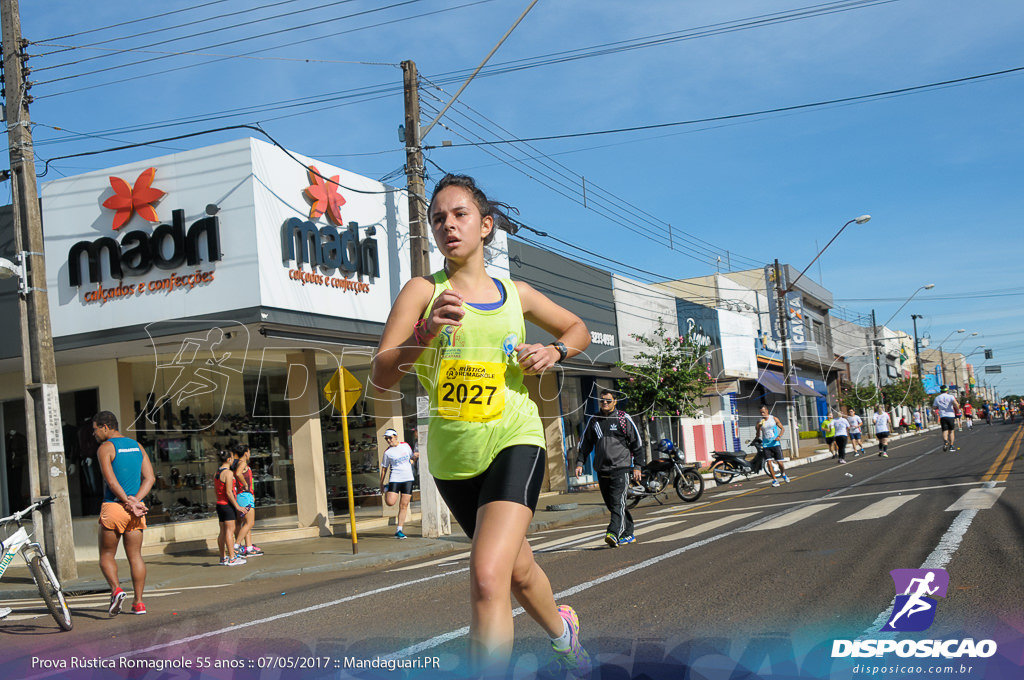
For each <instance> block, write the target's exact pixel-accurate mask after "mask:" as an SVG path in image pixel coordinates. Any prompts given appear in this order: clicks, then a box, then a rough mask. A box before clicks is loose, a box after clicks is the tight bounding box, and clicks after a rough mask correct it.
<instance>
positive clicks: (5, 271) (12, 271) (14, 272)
mask: <svg viewBox="0 0 1024 680" xmlns="http://www.w3.org/2000/svg"><path fill="white" fill-rule="evenodd" d="M14 259H15V261H14V262H11V261H10V260H8V259H7V258H5V257H0V279H9V278H11V277H12V276H17V277H18V294H19V295H24V294H25V293H27V292H28V277H26V276H25V258H24V257H22V256H21V254H18V255H16V256H15V258H14Z"/></svg>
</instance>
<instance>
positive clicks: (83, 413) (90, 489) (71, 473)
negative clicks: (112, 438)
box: [0, 389, 103, 517]
mask: <svg viewBox="0 0 1024 680" xmlns="http://www.w3.org/2000/svg"><path fill="white" fill-rule="evenodd" d="M98 404H99V391H98V390H96V389H87V390H78V391H76V392H67V393H64V394H61V395H60V415H61V430H62V433H63V435H64V462H65V466H66V470H67V474H68V500H69V502H70V504H71V516H72V517H82V516H84V515H98V514H99V507H100V501H101V500H102V494H103V481H102V477H101V476H100V469H99V465H98V464H97V462H96V448H97V444H96V440H95V439H94V438H93V436H92V417H93V416H94V415H95V414H96V411H97V410H98V408H99V407H98ZM0 427H2V429H3V433H4V436H3V440H2V445H0V463H2V465H0V491H2V493H0V514H3V515H9V514H11V513H12V512H16V511H18V510H21V509H22V508H24V507H26V506H27V505H28V504H29V502H30V498H31V491H30V488H29V479H30V477H29V463H30V458H29V443H28V437H27V436H26V426H25V401H24V400H23V399H12V400H10V401H5V402H3V403H2V404H0Z"/></svg>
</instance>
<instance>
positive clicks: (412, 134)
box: [402, 60, 452, 538]
mask: <svg viewBox="0 0 1024 680" xmlns="http://www.w3.org/2000/svg"><path fill="white" fill-rule="evenodd" d="M402 74H403V76H404V82H405V176H406V180H407V186H408V192H409V270H410V273H411V274H412V276H413V277H414V278H415V277H417V276H429V275H430V241H429V240H428V239H429V238H430V235H429V231H430V230H429V229H427V224H428V220H427V197H426V187H425V183H424V180H423V176H424V168H423V147H422V145H421V143H420V93H419V74H418V72H417V70H416V62H414V61H411V60H408V61H403V62H402ZM429 424H430V397H428V396H427V393H426V390H424V389H423V386H422V385H421V384H420V381H419V380H417V381H416V441H417V442H418V444H419V450H420V460H421V461H422V463H421V464H422V465H424V466H425V468H426V469H429V463H428V462H427V431H428V429H429ZM420 526H421V531H422V532H423V536H424V537H425V538H437V537H439V536H447V535H449V534H451V533H452V520H451V514H450V513H449V511H448V506H447V505H445V503H444V501H443V500H442V499H441V494H440V493H438V491H437V485H436V484H435V483H434V478H433V477H431V476H430V474H429V473H428V474H422V475H420Z"/></svg>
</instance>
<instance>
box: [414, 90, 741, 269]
mask: <svg viewBox="0 0 1024 680" xmlns="http://www.w3.org/2000/svg"><path fill="white" fill-rule="evenodd" d="M424 80H427V79H424ZM427 82H428V83H429V82H430V81H429V80H427ZM430 84H431V85H432V86H434V87H435V88H437V89H438V90H441V91H442V92H443V89H442V88H440V86H438V85H436V84H435V83H430ZM426 94H427V96H429V97H432V98H434V99H435V100H436V101H438V102H439V101H440V99H439V98H437V97H436V96H435V95H433V94H432V93H429V92H427V93H426ZM423 105H424V107H425V108H431V105H430V103H429V102H424V104H423ZM461 109H467V110H468V111H470V112H472V113H473V114H474V115H475V116H477V117H479V118H482V119H483V120H485V121H487V123H489V124H491V125H493V126H496V127H497V128H499V129H500V130H503V131H505V132H507V130H505V129H504V128H502V127H501V126H500V125H498V124H497V123H494V121H491V120H490V119H488V118H487V117H486V116H484V115H483V114H481V113H479V112H478V111H475V110H474V109H472V107H470V106H468V105H466V104H461V106H460V107H459V109H456V110H453V111H452V113H453V114H455V115H458V116H464V117H466V118H467V120H470V122H472V123H473V124H474V125H478V126H480V127H481V128H483V129H484V130H485V131H487V132H488V133H491V132H492V130H490V129H488V128H487V127H486V126H485V125H484V124H482V123H480V122H479V121H477V120H474V119H472V118H469V116H468V114H466V113H465V112H463V111H462V110H461ZM434 110H436V109H434ZM449 120H451V119H449ZM446 127H447V126H446ZM447 129H449V130H450V131H451V132H452V133H454V134H457V135H459V136H460V137H462V135H461V134H459V133H458V132H456V131H455V130H453V129H452V128H450V127H447ZM475 136H476V137H477V138H478V139H479V138H480V137H479V135H475ZM463 138H464V139H465V137H463ZM525 146H527V147H528V148H529V149H530V150H531V151H532V152H535V153H538V154H540V156H541V157H543V158H544V159H545V160H547V161H549V163H544V162H543V161H540V162H541V164H542V165H543V166H544V167H545V168H546V169H547V170H549V171H551V172H554V173H556V174H557V175H559V176H560V177H561V180H559V179H558V178H555V177H552V176H551V175H550V174H548V173H547V172H545V171H544V170H540V169H537V168H534V169H533V170H534V171H535V172H539V173H540V174H542V175H544V176H545V177H546V178H547V179H548V180H549V181H550V182H554V183H557V184H558V185H559V186H561V187H562V189H564V191H560V190H557V189H555V187H553V186H552V185H551V184H546V183H543V182H541V183H542V184H544V186H546V187H547V188H549V189H551V190H553V191H555V192H556V193H558V194H560V195H562V196H563V197H565V198H569V199H570V200H572V201H573V202H574V203H577V204H578V205H582V206H583V207H584V208H587V209H590V210H591V211H593V212H596V213H597V214H599V215H601V216H602V217H606V218H608V219H609V220H610V221H612V222H613V223H616V224H619V225H620V226H623V227H624V228H626V229H628V230H630V231H633V232H634V233H637V234H638V235H641V236H645V237H646V238H649V239H651V240H652V241H654V242H656V243H658V245H660V246H662V247H665V246H667V247H669V248H670V249H671V250H674V251H677V252H681V253H682V254H683V255H685V256H687V257H690V258H692V259H694V260H696V261H698V262H700V263H701V264H705V265H706V264H709V260H710V261H711V262H713V261H714V259H715V257H716V256H721V255H723V254H727V253H726V251H722V250H709V249H708V248H707V247H706V246H704V245H702V244H707V242H706V241H703V240H701V239H697V238H696V237H693V236H691V235H689V234H688V233H686V232H681V233H680V236H681V237H683V238H682V239H681V241H682V242H683V243H685V242H686V241H687V240H689V241H691V244H690V248H691V249H692V252H688V251H687V250H678V249H677V248H676V247H675V244H674V242H673V239H672V236H673V234H672V232H669V231H668V230H666V229H665V228H661V229H660V231H654V230H652V229H651V226H652V225H651V224H649V223H644V222H642V221H641V220H637V219H635V218H634V216H633V213H635V212H639V213H642V214H643V215H647V216H648V217H650V218H652V220H653V221H657V222H660V223H661V224H663V225H665V227H668V228H669V229H671V225H669V224H668V223H666V222H664V221H662V220H659V219H658V218H656V217H654V216H653V215H650V213H647V212H646V211H643V210H642V209H640V208H638V207H637V206H635V205H633V204H632V203H630V202H628V201H625V200H624V199H622V198H620V197H618V196H616V195H615V194H612V193H611V192H609V191H607V190H606V189H603V188H602V187H599V186H597V185H594V187H595V188H597V189H598V190H599V191H597V192H593V193H584V194H583V195H582V196H581V193H580V192H581V184H582V183H583V182H585V180H584V179H583V177H582V176H581V175H579V174H577V173H575V172H574V171H572V170H571V169H569V168H568V167H566V166H565V165H564V164H562V163H559V162H558V161H555V160H554V159H552V158H550V157H549V156H547V155H545V154H543V152H540V150H539V149H536V148H535V147H532V146H530V145H525ZM484 150H485V151H487V150H486V149H484ZM488 153H489V152H488ZM501 153H504V154H505V155H507V156H508V157H509V158H510V159H511V161H510V162H511V163H513V165H511V166H510V167H512V168H513V169H517V170H518V168H517V167H516V166H517V165H518V164H522V165H523V166H526V167H529V164H528V162H527V161H534V160H537V161H539V160H540V159H538V158H535V157H528V158H527V159H523V158H516V157H514V156H512V154H511V153H510V152H507V151H501ZM489 155H492V156H493V155H494V154H489ZM499 160H500V159H499ZM553 166H557V167H553ZM523 174H525V175H526V176H527V177H530V178H531V179H534V180H535V181H539V180H537V178H536V177H533V176H532V175H530V174H528V173H525V172H524V173H523ZM562 180H565V181H562ZM566 192H571V195H569V194H568V193H566ZM602 193H603V194H604V195H602ZM588 197H589V198H590V202H589V203H588V201H587V198H588ZM606 197H608V199H606ZM595 199H596V200H597V201H598V202H600V203H602V204H603V205H599V206H595V205H594V204H595ZM622 206H626V207H625V209H623V208H622ZM626 223H628V224H632V225H633V227H636V229H634V228H632V227H630V226H628V224H626ZM707 246H710V247H711V248H714V246H712V245H711V244H707ZM728 255H729V256H730V257H731V253H729V254H728ZM736 257H737V259H740V260H742V259H748V260H749V258H744V257H743V256H741V255H738V254H737V256H736ZM749 261H750V262H754V261H753V260H749ZM758 266H760V264H758Z"/></svg>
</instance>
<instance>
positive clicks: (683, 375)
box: [616, 317, 711, 436]
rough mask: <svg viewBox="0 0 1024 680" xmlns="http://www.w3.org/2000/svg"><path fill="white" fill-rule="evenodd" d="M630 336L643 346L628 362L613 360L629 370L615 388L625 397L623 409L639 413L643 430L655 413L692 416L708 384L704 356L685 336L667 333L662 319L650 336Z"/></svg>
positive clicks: (706, 360) (706, 359) (659, 414)
mask: <svg viewBox="0 0 1024 680" xmlns="http://www.w3.org/2000/svg"><path fill="white" fill-rule="evenodd" d="M631 337H632V338H633V339H634V340H636V341H637V342H639V343H640V344H642V345H644V347H646V348H647V349H646V350H644V351H641V352H639V353H637V355H636V357H635V358H634V359H633V362H632V363H626V362H624V361H619V362H616V365H617V366H618V367H619V368H621V369H622V370H623V371H625V372H626V373H627V374H629V378H628V379H626V380H623V381H620V388H619V391H620V392H621V393H622V396H623V397H624V398H625V399H626V410H628V411H629V413H631V414H632V415H634V416H639V417H640V418H639V419H640V420H641V421H642V422H643V424H644V434H645V436H646V434H647V422H648V421H649V420H650V418H652V417H656V416H670V417H676V416H693V415H695V414H696V413H697V410H698V405H699V399H700V398H701V397H703V396H704V393H705V392H706V391H707V388H708V386H709V385H710V384H711V378H710V376H709V373H710V370H709V367H708V363H707V362H708V358H707V356H706V355H705V353H704V352H703V351H702V350H701V348H700V347H699V346H698V345H697V344H696V343H695V342H694V340H693V339H692V338H691V337H689V336H685V337H684V336H682V335H680V336H679V337H670V336H669V333H668V330H667V329H666V328H665V323H664V320H663V319H662V318H661V317H658V328H657V330H655V331H654V333H653V334H652V335H651V336H645V335H639V334H635V333H634V334H632V335H631Z"/></svg>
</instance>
